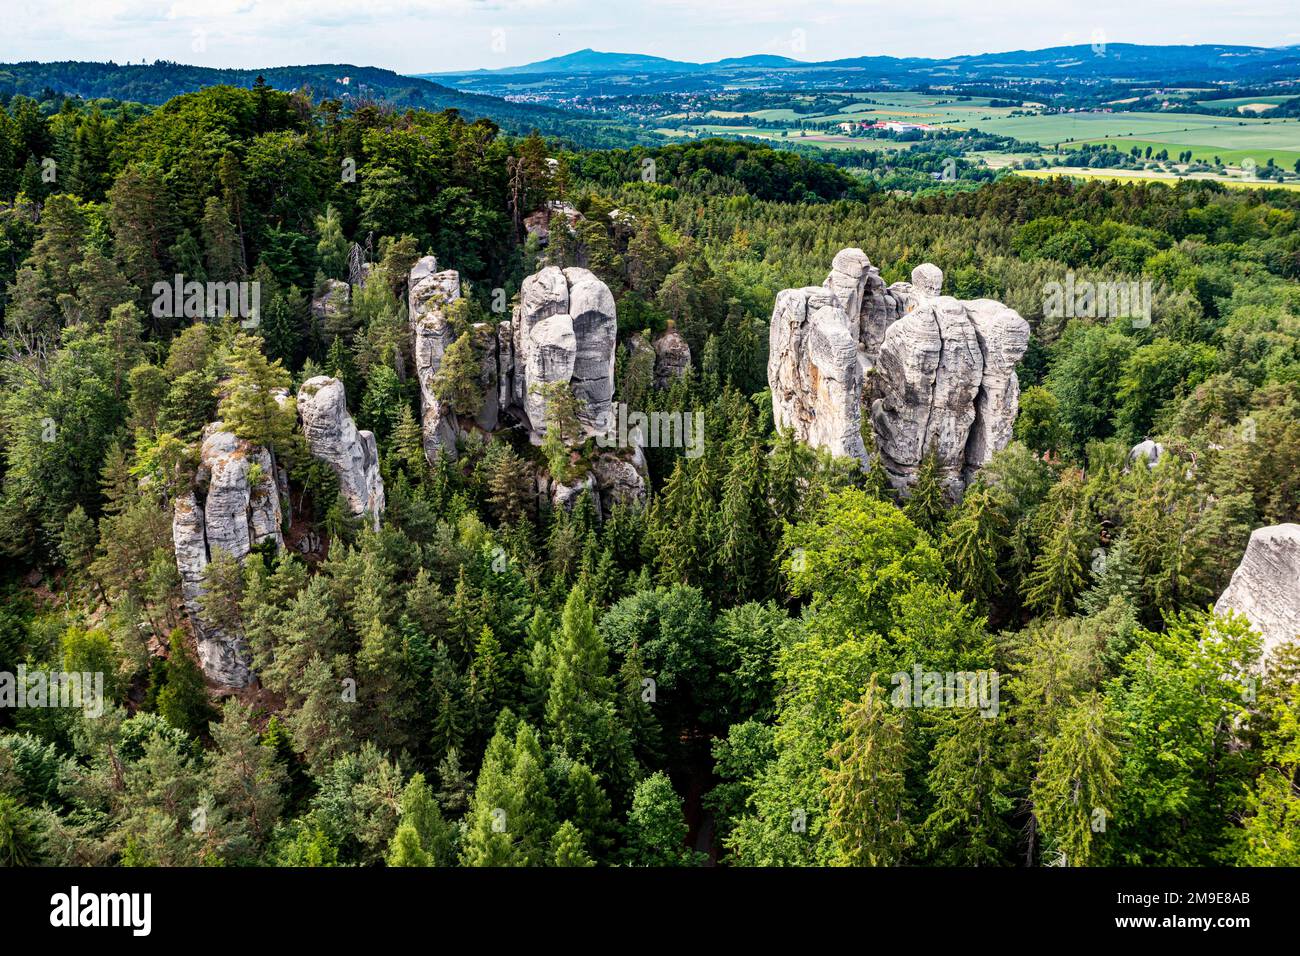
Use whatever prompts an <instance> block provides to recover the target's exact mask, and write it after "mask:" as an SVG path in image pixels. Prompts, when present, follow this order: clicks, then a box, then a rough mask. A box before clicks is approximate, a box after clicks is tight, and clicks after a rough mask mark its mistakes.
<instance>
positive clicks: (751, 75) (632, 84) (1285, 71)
mask: <svg viewBox="0 0 1300 956" xmlns="http://www.w3.org/2000/svg"><path fill="white" fill-rule="evenodd" d="M419 75H420V76H422V77H425V78H433V79H436V80H438V81H439V82H443V83H446V84H448V85H451V86H455V87H458V88H461V89H473V90H476V91H479V92H488V93H493V94H496V95H506V94H510V93H515V92H523V91H525V90H526V89H527V88H530V87H536V86H537V85H538V84H539V83H540V84H543V85H559V86H562V87H563V88H565V89H566V90H570V91H572V92H575V93H579V92H585V93H590V92H593V90H595V89H606V90H608V91H609V92H617V93H628V92H633V91H641V92H664V91H681V90H683V89H691V88H699V89H718V88H721V87H723V86H748V87H757V88H763V87H766V88H774V87H781V88H787V89H788V88H796V87H817V88H832V87H837V86H841V87H846V86H853V87H857V88H861V87H863V86H866V85H877V84H884V85H899V86H915V85H920V84H927V85H933V84H942V83H952V82H998V81H1012V82H1022V83H1023V82H1044V81H1047V82H1061V81H1066V82H1070V81H1073V82H1080V81H1082V82H1089V81H1092V82H1096V81H1114V82H1124V81H1133V82H1142V81H1152V82H1159V83H1162V84H1170V85H1172V84H1175V83H1184V82H1201V83H1252V84H1260V83H1272V82H1275V81H1278V80H1296V79H1297V78H1300V47H1296V46H1290V47H1253V46H1224V45H1217V44H1201V45H1196V46H1145V45H1139V44H1132V43H1105V42H1102V41H1099V42H1097V43H1096V44H1078V45H1074V46H1060V47H1051V48H1049V49H1044V50H1015V51H1010V52H1005V53H983V54H978V55H972V56H958V57H949V58H946V59H934V58H927V57H896V56H862V57H851V58H846V59H838V60H825V61H819V62H805V61H801V60H796V59H792V58H790V57H786V56H773V55H759V56H747V57H733V58H729V59H723V60H717V61H715V62H712V63H692V62H687V61H681V60H670V59H665V58H663V57H657V56H646V55H642V54H630V53H602V52H599V51H596V50H590V49H587V50H579V51H577V52H576V53H570V54H566V55H564V56H557V57H552V58H550V59H545V60H539V61H537V62H535V63H528V64H524V65H522V66H512V67H505V68H503V69H497V70H475V71H470V72H458V73H428V74H419Z"/></svg>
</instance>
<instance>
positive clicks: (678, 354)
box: [407, 210, 690, 508]
mask: <svg viewBox="0 0 1300 956" xmlns="http://www.w3.org/2000/svg"><path fill="white" fill-rule="evenodd" d="M558 211H559V212H563V210H558ZM407 295H408V302H407V305H408V310H409V315H410V323H411V337H412V351H413V353H414V357H415V370H416V376H417V378H418V380H419V383H420V406H421V411H422V419H423V435H424V451H425V456H426V457H427V458H428V460H429V461H430V462H432V461H434V460H435V458H436V457H437V456H438V455H440V454H448V455H451V456H453V457H454V456H455V455H456V445H457V441H458V440H459V439H461V438H462V437H464V436H465V434H466V433H467V432H468V431H470V430H475V429H477V430H478V431H481V432H483V433H484V434H487V435H491V434H492V433H493V432H495V431H497V430H499V429H500V428H502V427H506V426H508V425H511V424H513V423H516V422H517V423H519V424H520V425H522V426H523V427H524V428H525V429H526V430H527V435H528V438H529V440H530V441H531V442H532V443H533V444H541V442H542V439H543V437H544V436H545V434H546V424H547V423H546V416H547V402H548V395H547V393H548V391H549V389H550V387H551V386H556V385H562V386H564V387H566V388H568V389H569V390H570V391H571V392H572V394H573V396H574V398H575V399H576V400H577V417H578V421H579V423H580V425H581V426H582V431H583V433H584V435H585V436H594V435H603V434H605V433H606V432H607V431H608V430H609V429H610V427H611V425H613V424H614V422H615V420H616V419H615V416H614V408H613V400H614V350H615V346H616V345H617V339H618V318H617V316H616V313H615V306H614V296H613V294H612V293H611V292H610V290H609V287H608V286H607V285H606V284H605V283H604V282H602V281H601V280H600V279H599V278H597V277H596V275H595V274H594V273H592V272H591V271H590V270H588V269H582V268H576V267H575V268H569V269H559V268H557V267H554V266H549V267H547V268H544V269H542V270H540V271H538V272H536V273H534V274H533V275H530V276H528V277H527V278H526V279H525V280H524V282H523V285H522V286H521V288H520V291H519V301H518V304H517V305H516V306H515V308H514V310H513V312H512V315H511V318H510V321H508V322H500V323H497V324H495V325H494V324H490V323H486V322H483V323H478V324H475V325H474V326H472V328H471V330H470V331H471V340H472V343H473V346H474V354H475V355H476V356H477V357H478V361H479V375H478V390H479V392H480V394H481V396H482V403H481V407H480V410H479V412H478V414H477V415H476V416H474V418H473V419H470V418H469V417H468V416H463V417H458V416H456V415H455V414H453V413H452V410H451V409H450V408H447V407H446V406H445V403H444V402H442V401H440V400H439V399H438V397H437V396H436V395H434V393H433V382H434V379H435V377H436V376H437V374H438V372H439V370H440V369H441V368H442V365H443V360H444V357H445V356H446V354H447V351H448V349H450V348H451V346H452V344H453V342H454V341H455V338H456V330H455V329H454V328H453V323H452V321H451V316H450V314H449V313H450V310H451V307H452V305H453V304H454V303H455V302H456V300H457V299H459V298H460V275H459V274H458V273H457V272H456V271H455V270H451V269H445V270H440V269H439V267H438V261H437V259H436V258H434V257H433V256H425V257H424V258H422V259H420V260H419V262H417V263H416V264H415V265H414V266H413V267H412V269H411V272H410V276H409V277H408V285H407ZM683 351H684V355H683ZM658 354H660V353H659V350H658V349H656V355H658ZM663 355H664V356H665V358H664V361H665V363H667V364H665V366H664V375H665V376H670V375H673V374H676V372H675V371H674V370H673V368H672V366H674V365H675V364H677V363H680V362H682V361H684V362H685V363H686V364H689V362H690V349H689V347H687V346H686V343H685V341H684V340H683V341H681V342H680V344H678V343H676V342H673V341H670V342H668V343H667V344H665V345H664V347H663ZM640 455H641V452H640V449H633V450H632V453H631V454H630V455H629V454H628V452H627V450H624V451H623V453H621V454H609V453H601V454H598V455H596V457H595V459H594V460H593V463H592V469H591V471H590V472H589V473H588V474H587V475H586V476H585V477H584V480H583V482H582V483H580V485H581V487H574V488H568V487H566V486H564V485H562V484H559V483H555V482H549V481H548V482H547V484H546V486H545V487H541V486H539V489H538V492H539V494H540V495H542V496H543V497H545V498H547V499H549V500H550V501H552V503H555V504H558V505H559V506H561V507H571V506H572V504H573V502H574V501H576V500H577V498H578V497H580V496H581V493H582V491H583V490H585V488H586V487H588V486H589V487H590V488H591V491H592V493H593V495H595V497H596V504H597V507H598V508H599V507H600V505H601V502H602V501H603V502H604V503H605V504H606V507H607V508H608V507H611V506H612V505H613V503H614V502H616V501H625V500H626V501H640V500H644V498H645V462H644V459H643V458H641V457H640ZM638 462H639V463H638Z"/></svg>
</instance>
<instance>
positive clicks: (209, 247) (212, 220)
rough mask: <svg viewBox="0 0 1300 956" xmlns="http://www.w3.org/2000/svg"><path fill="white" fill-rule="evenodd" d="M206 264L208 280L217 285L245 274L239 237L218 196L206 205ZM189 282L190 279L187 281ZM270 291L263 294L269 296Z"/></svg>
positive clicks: (201, 229)
mask: <svg viewBox="0 0 1300 956" xmlns="http://www.w3.org/2000/svg"><path fill="white" fill-rule="evenodd" d="M200 231H201V232H202V233H203V261H204V264H205V266H206V272H207V277H208V278H209V279H211V280H213V281H214V282H229V281H231V280H232V279H237V278H239V276H240V275H241V274H242V273H243V261H242V259H243V257H242V255H241V253H240V247H239V246H240V244H239V236H238V233H237V232H236V231H235V225H234V223H232V222H231V221H230V214H229V211H228V210H227V209H226V206H225V204H224V203H223V202H222V201H221V200H220V199H218V198H217V197H216V196H209V197H208V199H207V201H206V202H205V203H204V205H203V221H202V223H201V225H200ZM187 278H188V277H187ZM270 291H271V290H269V289H263V290H262V292H263V294H266V295H269V294H270Z"/></svg>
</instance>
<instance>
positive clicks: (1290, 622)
mask: <svg viewBox="0 0 1300 956" xmlns="http://www.w3.org/2000/svg"><path fill="white" fill-rule="evenodd" d="M1214 610H1215V613H1217V614H1226V613H1228V612H1229V611H1236V612H1238V613H1240V614H1242V615H1244V616H1245V618H1246V620H1248V621H1250V626H1251V627H1252V628H1254V629H1255V630H1256V631H1258V632H1259V633H1260V636H1261V637H1263V639H1264V655H1265V656H1268V655H1270V654H1272V653H1273V652H1274V651H1276V650H1277V648H1278V647H1280V646H1281V645H1282V644H1283V643H1285V642H1287V641H1290V640H1294V639H1295V638H1296V637H1297V636H1300V524H1278V525H1271V526H1269V527H1265V528H1256V529H1255V530H1254V531H1253V532H1251V535H1250V543H1249V544H1248V545H1247V546H1246V553H1245V554H1244V555H1243V556H1242V559H1241V564H1239V565H1238V566H1237V570H1236V571H1234V572H1232V580H1231V581H1230V582H1229V584H1228V587H1227V590H1225V591H1224V592H1223V594H1222V595H1221V596H1220V597H1219V600H1218V601H1217V602H1216V603H1215V605H1214Z"/></svg>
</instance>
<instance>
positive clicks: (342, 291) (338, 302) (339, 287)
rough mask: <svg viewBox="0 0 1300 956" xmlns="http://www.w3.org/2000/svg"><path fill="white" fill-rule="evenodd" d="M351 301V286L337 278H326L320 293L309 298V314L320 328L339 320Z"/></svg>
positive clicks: (325, 327) (329, 325)
mask: <svg viewBox="0 0 1300 956" xmlns="http://www.w3.org/2000/svg"><path fill="white" fill-rule="evenodd" d="M351 303H352V287H351V286H350V285H348V284H347V283H346V282H341V281H339V280H338V279H326V280H325V287H324V288H323V289H322V290H321V293H320V295H317V296H314V297H313V298H312V300H311V314H312V317H313V318H314V319H315V320H316V322H317V324H318V325H319V326H321V328H324V329H328V328H330V327H332V326H334V325H336V324H337V323H338V322H340V321H341V320H342V318H343V316H345V315H346V314H347V311H348V309H349V308H350V307H351Z"/></svg>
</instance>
